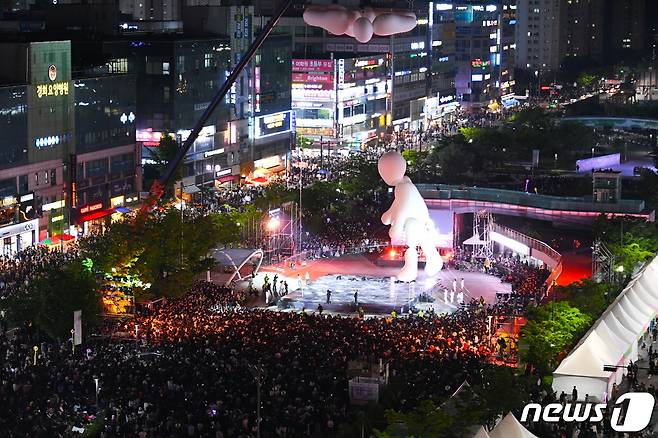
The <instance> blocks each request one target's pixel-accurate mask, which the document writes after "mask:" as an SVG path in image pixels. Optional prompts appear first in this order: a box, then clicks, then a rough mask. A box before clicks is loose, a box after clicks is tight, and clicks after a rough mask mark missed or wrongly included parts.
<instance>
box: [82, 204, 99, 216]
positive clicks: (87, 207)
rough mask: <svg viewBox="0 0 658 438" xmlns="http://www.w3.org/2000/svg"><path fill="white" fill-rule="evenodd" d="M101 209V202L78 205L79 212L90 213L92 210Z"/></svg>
mask: <svg viewBox="0 0 658 438" xmlns="http://www.w3.org/2000/svg"><path fill="white" fill-rule="evenodd" d="M102 209H103V203H102V202H97V203H95V204H87V205H84V206H82V207H80V214H87V213H91V212H92V211H97V210H102Z"/></svg>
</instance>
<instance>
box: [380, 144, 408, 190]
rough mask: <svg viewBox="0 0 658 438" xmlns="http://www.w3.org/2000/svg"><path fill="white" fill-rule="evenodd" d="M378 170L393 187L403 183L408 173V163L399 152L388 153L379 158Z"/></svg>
mask: <svg viewBox="0 0 658 438" xmlns="http://www.w3.org/2000/svg"><path fill="white" fill-rule="evenodd" d="M377 170H379V175H380V176H381V177H382V179H383V180H384V182H385V183H386V184H388V185H389V186H391V187H393V186H396V185H397V184H399V183H400V182H401V181H402V178H403V177H404V174H405V172H406V171H407V162H406V161H405V160H404V158H403V157H402V155H400V153H399V152H398V151H388V152H386V153H385V154H384V155H382V156H381V157H379V162H378V163H377Z"/></svg>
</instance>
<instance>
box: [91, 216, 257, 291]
mask: <svg viewBox="0 0 658 438" xmlns="http://www.w3.org/2000/svg"><path fill="white" fill-rule="evenodd" d="M250 214H251V215H253V214H254V213H253V211H249V212H247V213H240V212H237V211H235V212H230V213H226V214H210V215H207V216H195V217H193V218H190V217H186V218H185V219H184V222H181V221H182V220H183V218H181V213H180V211H179V210H176V209H169V210H167V211H165V212H159V213H157V214H152V215H151V216H150V217H149V218H148V219H147V220H145V221H142V222H139V221H138V222H137V223H131V222H118V223H114V224H112V226H111V227H110V229H109V230H108V231H107V232H106V233H105V234H103V235H95V236H92V237H89V238H86V239H83V240H82V242H81V244H80V249H81V251H82V256H83V258H89V259H91V260H92V261H93V268H94V269H95V270H96V271H97V272H98V273H109V272H111V270H112V268H115V269H117V270H124V269H126V268H128V271H130V272H133V273H135V274H136V276H137V277H138V278H139V279H140V280H141V281H142V282H144V283H150V284H151V289H150V292H151V293H153V294H156V295H164V296H179V295H181V294H182V293H184V292H185V291H186V290H187V289H188V288H189V286H190V284H191V283H192V281H193V280H194V278H195V277H196V276H197V275H198V274H200V273H201V272H204V271H205V270H207V269H208V268H209V267H210V266H211V265H212V260H210V259H209V258H208V257H207V255H208V253H209V251H210V249H212V248H214V247H216V246H217V245H230V244H234V243H237V242H239V240H240V238H241V230H242V227H243V226H244V224H246V223H247V220H248V215H250Z"/></svg>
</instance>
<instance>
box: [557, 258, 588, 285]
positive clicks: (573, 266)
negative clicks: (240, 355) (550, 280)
mask: <svg viewBox="0 0 658 438" xmlns="http://www.w3.org/2000/svg"><path fill="white" fill-rule="evenodd" d="M591 275H592V256H591V255H589V254H573V253H565V254H562V275H560V276H559V277H558V279H557V284H558V285H559V286H567V285H569V284H571V283H573V282H576V281H580V280H581V279H583V278H589V277H590V276H591Z"/></svg>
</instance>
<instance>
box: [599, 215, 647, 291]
mask: <svg viewBox="0 0 658 438" xmlns="http://www.w3.org/2000/svg"><path fill="white" fill-rule="evenodd" d="M594 232H595V235H596V236H597V237H598V238H599V239H601V241H602V242H603V243H605V244H606V246H607V247H608V249H609V250H610V251H611V252H612V254H613V255H614V257H615V266H623V267H624V270H623V272H624V274H625V276H626V277H629V276H631V275H632V274H633V272H634V270H635V269H636V268H637V267H638V266H640V264H641V263H643V262H645V261H647V260H649V259H650V258H652V257H654V256H655V255H656V253H658V228H656V225H655V224H654V223H648V222H645V221H643V220H641V219H636V218H632V217H624V218H607V217H604V216H601V217H599V218H598V219H597V221H596V223H595V225H594ZM627 279H628V278H624V279H623V280H627Z"/></svg>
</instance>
